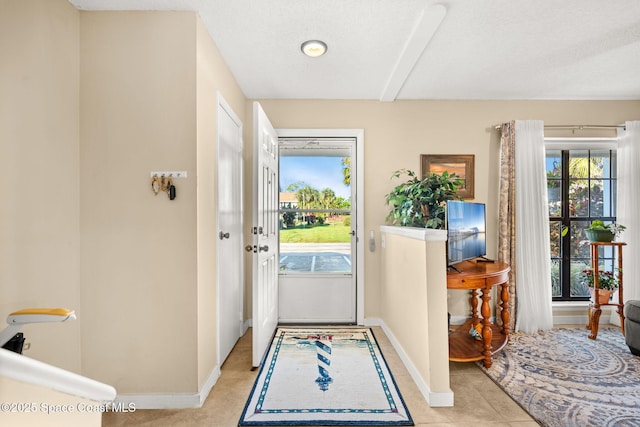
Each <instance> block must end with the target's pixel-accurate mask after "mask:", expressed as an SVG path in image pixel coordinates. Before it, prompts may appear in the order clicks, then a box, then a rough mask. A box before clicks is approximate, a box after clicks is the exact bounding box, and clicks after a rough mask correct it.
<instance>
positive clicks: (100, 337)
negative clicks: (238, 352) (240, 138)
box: [81, 12, 245, 394]
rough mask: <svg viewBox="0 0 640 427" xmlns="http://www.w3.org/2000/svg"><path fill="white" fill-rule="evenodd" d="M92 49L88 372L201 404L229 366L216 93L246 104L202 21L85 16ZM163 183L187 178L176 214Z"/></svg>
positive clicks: (87, 121)
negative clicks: (222, 304) (223, 331)
mask: <svg viewBox="0 0 640 427" xmlns="http://www.w3.org/2000/svg"><path fill="white" fill-rule="evenodd" d="M81 40H82V64H83V68H82V77H83V81H82V86H81V94H82V98H81V99H82V107H83V108H82V116H81V129H82V134H81V139H82V170H83V174H82V194H83V203H82V207H83V210H82V239H83V240H82V241H83V247H82V249H83V259H82V271H83V283H84V285H85V286H84V287H83V306H84V307H85V308H86V309H90V310H91V315H90V316H91V318H90V320H87V324H86V327H85V328H84V334H83V345H84V347H83V350H84V351H83V367H84V368H86V371H85V372H86V374H87V375H89V376H93V377H95V378H97V379H101V380H103V381H106V382H110V383H111V384H113V385H114V386H115V387H116V388H117V389H118V390H119V392H120V393H134V394H135V393H153V392H158V393H162V392H165V393H167V392H190V391H191V392H192V391H194V390H197V389H199V388H200V387H201V386H202V385H203V383H204V382H205V380H206V379H207V377H208V376H209V374H211V372H212V370H213V369H214V367H215V366H216V365H217V364H218V360H217V359H216V358H217V349H216V313H217V311H216V287H215V286H216V264H215V263H216V239H215V231H216V216H217V211H216V205H215V191H216V179H215V178H216V171H215V162H216V108H217V103H216V99H217V98H216V92H217V91H220V92H221V94H222V95H223V96H224V97H225V99H226V100H227V101H228V102H229V103H230V105H231V106H232V107H233V108H234V109H235V111H237V112H238V113H240V117H241V120H242V119H243V117H242V115H241V114H242V113H243V108H244V103H245V98H244V95H243V94H242V92H241V90H240V89H239V87H238V85H237V84H236V82H235V80H234V78H233V76H232V75H231V73H230V71H229V70H228V68H227V67H226V65H225V64H224V62H223V61H222V59H221V56H220V54H219V52H218V50H217V48H216V46H215V45H214V43H213V42H212V40H211V38H210V37H209V35H208V33H207V32H206V30H205V28H204V26H203V25H202V23H201V22H200V20H199V18H198V17H197V16H196V15H195V14H193V13H191V12H173V13H164V12H155V13H154V12H112V13H106V12H93V13H83V14H82V33H81ZM152 170H185V171H187V173H188V178H187V179H179V180H175V185H176V187H177V197H176V199H175V200H174V201H170V200H168V198H167V196H166V194H164V193H161V194H159V195H158V196H155V195H154V194H153V193H152V192H151V189H150V188H151V187H150V179H149V173H150V171H152ZM196 184H197V185H196ZM96 331H100V333H99V334H96ZM114 344H115V345H114Z"/></svg>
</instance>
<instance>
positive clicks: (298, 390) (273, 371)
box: [239, 328, 413, 426]
mask: <svg viewBox="0 0 640 427" xmlns="http://www.w3.org/2000/svg"><path fill="white" fill-rule="evenodd" d="M239 425H241V426H268V425H299V426H302V425H332V426H351V425H367V426H395V425H413V421H412V419H411V415H410V414H409V411H408V410H407V408H406V406H405V404H404V401H403V400H402V396H401V395H400V392H399V391H398V388H397V387H396V384H395V381H394V379H393V377H392V376H391V372H390V371H389V368H388V367H387V364H386V362H385V360H384V357H383V356H382V353H381V352H380V349H379V348H378V344H377V343H376V341H375V338H374V336H373V332H372V331H371V330H370V329H361V328H339V329H337V328H331V329H325V328H308V329H306V328H304V329H303V328H280V329H278V330H277V331H276V334H275V337H274V339H273V342H272V343H271V347H270V348H269V352H268V353H267V357H266V359H265V361H264V363H263V365H262V368H261V369H260V373H259V374H258V378H257V379H256V383H255V384H254V386H253V390H252V391H251V395H250V396H249V399H248V401H247V404H246V406H245V409H244V411H243V413H242V416H241V417H240V421H239Z"/></svg>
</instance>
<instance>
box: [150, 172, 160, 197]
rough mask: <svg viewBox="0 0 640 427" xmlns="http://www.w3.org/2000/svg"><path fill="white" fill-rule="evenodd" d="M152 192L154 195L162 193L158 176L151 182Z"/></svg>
mask: <svg viewBox="0 0 640 427" xmlns="http://www.w3.org/2000/svg"><path fill="white" fill-rule="evenodd" d="M151 190H152V191H153V194H154V195H156V196H157V195H158V192H159V191H160V181H159V180H158V175H154V176H153V179H152V180H151Z"/></svg>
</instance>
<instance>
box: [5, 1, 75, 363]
mask: <svg viewBox="0 0 640 427" xmlns="http://www.w3.org/2000/svg"><path fill="white" fill-rule="evenodd" d="M78 16H79V13H78V11H76V10H75V9H74V8H73V7H72V6H71V5H70V4H69V3H68V2H67V1H51V0H30V1H12V0H1V1H0V94H2V95H1V97H0V147H2V150H1V151H2V154H1V155H0V182H1V183H2V187H3V201H2V203H0V328H2V327H3V326H2V324H4V323H5V320H4V319H5V318H6V316H7V315H8V314H9V313H11V312H13V311H15V310H18V309H21V308H28V307H42V306H45V307H48V306H53V307H58V306H60V307H66V308H69V309H73V310H76V311H77V313H78V320H77V321H75V322H65V323H62V324H58V323H55V324H39V325H28V326H26V327H25V328H24V332H25V336H26V338H27V341H29V342H31V343H32V347H31V350H29V352H28V354H29V356H30V357H33V358H35V359H39V360H43V361H46V362H47V363H50V364H52V365H55V366H59V367H62V368H64V369H67V370H70V371H75V372H79V371H80V365H81V362H80V327H81V325H82V314H83V311H82V309H81V306H80V284H81V282H80V219H79V215H80V211H79V203H80V189H79V188H80V187H79V186H80V184H79V176H80V169H79V167H80V162H79V160H80V158H79V150H80V145H79V128H78V126H79V122H78V112H79V61H80V56H79V37H78V35H79V31H80V30H79V18H78Z"/></svg>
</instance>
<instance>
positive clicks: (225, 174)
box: [216, 94, 244, 365]
mask: <svg viewBox="0 0 640 427" xmlns="http://www.w3.org/2000/svg"><path fill="white" fill-rule="evenodd" d="M217 116H218V129H217V132H218V141H217V148H218V161H217V170H218V172H217V178H218V186H217V190H218V191H217V199H218V200H217V208H218V229H217V236H216V238H217V241H218V250H217V265H218V266H217V271H218V280H217V290H218V298H217V304H218V322H217V325H218V343H219V345H218V363H219V364H220V365H222V363H223V362H224V360H225V359H226V358H227V356H228V355H229V353H230V352H231V350H232V349H233V346H234V345H235V344H236V342H237V341H238V339H239V338H240V337H241V336H242V322H243V287H244V265H243V260H244V256H243V252H242V246H243V242H244V237H243V233H242V230H243V219H242V123H241V122H240V119H239V118H238V117H237V116H236V114H235V113H234V112H233V110H231V107H230V106H229V105H228V104H227V103H226V102H225V100H224V98H222V96H221V95H220V94H218V114H217Z"/></svg>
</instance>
